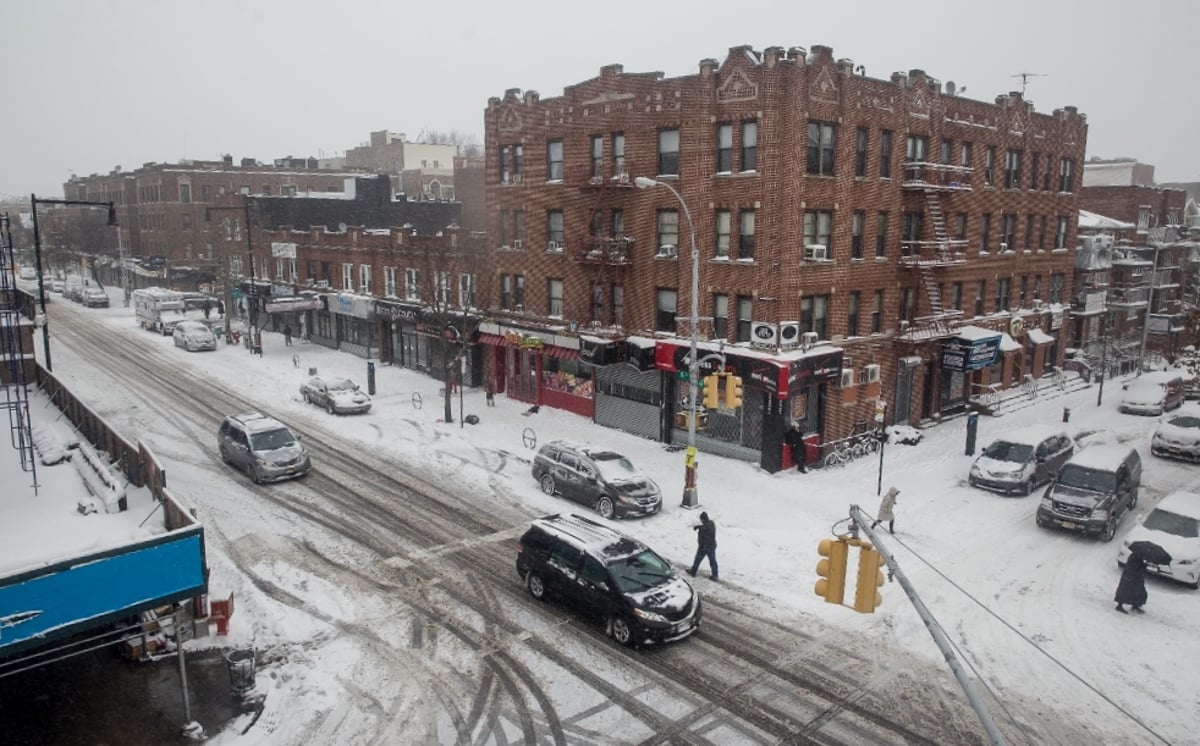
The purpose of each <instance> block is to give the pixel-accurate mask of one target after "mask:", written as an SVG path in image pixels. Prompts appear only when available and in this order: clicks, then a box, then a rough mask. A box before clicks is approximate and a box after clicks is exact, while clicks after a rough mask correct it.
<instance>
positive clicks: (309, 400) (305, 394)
mask: <svg viewBox="0 0 1200 746" xmlns="http://www.w3.org/2000/svg"><path fill="white" fill-rule="evenodd" d="M300 395H301V396H303V397H304V403H305V404H312V397H311V396H309V395H308V392H307V391H301V392H300Z"/></svg>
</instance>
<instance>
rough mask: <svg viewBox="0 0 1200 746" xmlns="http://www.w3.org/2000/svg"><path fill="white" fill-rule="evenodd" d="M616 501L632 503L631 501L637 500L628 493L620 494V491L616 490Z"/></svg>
mask: <svg viewBox="0 0 1200 746" xmlns="http://www.w3.org/2000/svg"><path fill="white" fill-rule="evenodd" d="M617 502H619V503H632V502H637V499H636V498H634V497H630V496H629V495H625V494H622V493H620V492H618V493H617Z"/></svg>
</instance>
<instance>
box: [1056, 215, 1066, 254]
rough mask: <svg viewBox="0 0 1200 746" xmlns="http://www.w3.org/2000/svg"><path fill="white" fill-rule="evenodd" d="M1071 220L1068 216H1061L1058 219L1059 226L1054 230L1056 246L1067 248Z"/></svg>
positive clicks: (1057, 247)
mask: <svg viewBox="0 0 1200 746" xmlns="http://www.w3.org/2000/svg"><path fill="white" fill-rule="evenodd" d="M1068 223H1069V221H1068V220H1067V218H1062V217H1060V218H1059V219H1058V227H1057V228H1056V229H1055V231H1054V248H1056V249H1065V248H1067V228H1068Z"/></svg>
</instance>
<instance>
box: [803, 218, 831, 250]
mask: <svg viewBox="0 0 1200 746" xmlns="http://www.w3.org/2000/svg"><path fill="white" fill-rule="evenodd" d="M832 235H833V211H832V210H805V211H804V245H805V246H812V245H814V244H819V245H821V246H824V247H825V256H826V258H829V259H832V258H833V247H832V246H830V245H829V242H830V240H831V238H832Z"/></svg>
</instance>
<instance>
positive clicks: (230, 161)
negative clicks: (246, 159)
mask: <svg viewBox="0 0 1200 746" xmlns="http://www.w3.org/2000/svg"><path fill="white" fill-rule="evenodd" d="M221 162H222V163H224V164H225V165H226V166H229V167H230V168H232V167H233V156H232V155H230V154H228V153H226V154H225V155H223V156H221Z"/></svg>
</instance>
